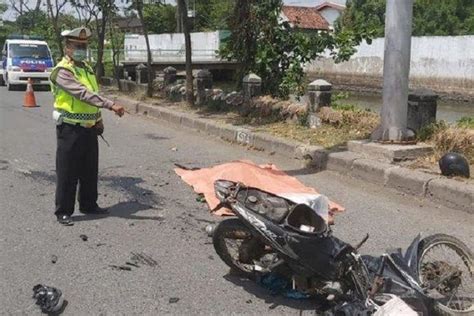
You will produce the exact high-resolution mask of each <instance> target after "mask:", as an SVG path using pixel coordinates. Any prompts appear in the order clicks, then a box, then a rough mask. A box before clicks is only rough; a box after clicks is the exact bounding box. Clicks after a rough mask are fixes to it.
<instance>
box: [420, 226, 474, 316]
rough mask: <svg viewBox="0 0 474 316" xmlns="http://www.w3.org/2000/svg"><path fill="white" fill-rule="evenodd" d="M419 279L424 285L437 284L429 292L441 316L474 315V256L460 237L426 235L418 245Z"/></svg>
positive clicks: (436, 310)
mask: <svg viewBox="0 0 474 316" xmlns="http://www.w3.org/2000/svg"><path fill="white" fill-rule="evenodd" d="M436 255H438V256H439V258H438V257H437V256H436ZM440 258H442V259H440ZM449 274H451V275H452V276H450V277H448V278H447V279H446V280H444V281H443V280H442V278H444V277H446V276H449ZM418 279H419V281H420V284H422V286H426V285H427V284H428V282H431V283H432V284H434V285H437V287H436V288H435V289H433V290H431V292H430V293H429V294H428V295H429V296H430V297H432V298H433V299H434V300H435V303H434V311H435V312H436V313H437V314H438V315H449V316H467V315H474V293H473V291H474V290H473V287H472V286H473V285H474V256H473V255H472V252H471V251H470V250H469V248H468V247H467V246H466V245H465V244H464V243H463V242H462V241H460V240H459V239H457V238H455V237H453V236H449V235H445V234H436V235H432V236H429V237H426V238H424V239H423V240H422V241H421V242H420V244H419V246H418ZM438 283H439V284H438Z"/></svg>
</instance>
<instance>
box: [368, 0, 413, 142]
mask: <svg viewBox="0 0 474 316" xmlns="http://www.w3.org/2000/svg"><path fill="white" fill-rule="evenodd" d="M412 19H413V0H387V5H386V9H385V51H384V65H383V106H382V112H381V119H382V123H381V126H379V127H378V128H377V129H376V130H375V131H374V132H373V133H372V136H371V138H372V140H378V141H393V142H403V141H406V140H409V139H411V138H413V136H414V135H413V132H412V131H409V130H408V129H407V114H408V113H407V111H408V76H409V73H410V53H411V31H412Z"/></svg>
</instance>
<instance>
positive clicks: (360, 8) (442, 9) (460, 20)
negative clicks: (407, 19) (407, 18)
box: [336, 0, 474, 37]
mask: <svg viewBox="0 0 474 316" xmlns="http://www.w3.org/2000/svg"><path fill="white" fill-rule="evenodd" d="M384 25H385V0H349V1H348V2H347V8H346V10H345V11H344V13H343V15H342V16H341V18H340V19H339V21H338V22H337V23H336V29H337V30H341V29H346V30H356V31H361V30H365V29H373V30H375V34H374V35H375V36H376V37H383V36H384ZM468 34H474V1H472V0H438V1H436V2H433V1H432V0H415V4H414V7H413V35H414V36H429V35H453V36H454V35H468Z"/></svg>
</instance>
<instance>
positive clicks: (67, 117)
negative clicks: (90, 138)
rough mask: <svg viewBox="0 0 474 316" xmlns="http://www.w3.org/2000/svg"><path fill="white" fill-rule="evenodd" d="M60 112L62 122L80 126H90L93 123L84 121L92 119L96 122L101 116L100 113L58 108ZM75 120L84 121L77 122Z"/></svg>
mask: <svg viewBox="0 0 474 316" xmlns="http://www.w3.org/2000/svg"><path fill="white" fill-rule="evenodd" d="M58 112H59V113H61V118H62V121H63V122H64V123H67V124H71V125H79V126H82V127H86V128H90V127H92V126H94V125H95V123H94V124H91V123H86V121H89V122H90V121H94V122H97V121H99V119H100V118H101V113H100V112H97V113H71V112H68V111H64V110H58ZM77 121H84V122H77Z"/></svg>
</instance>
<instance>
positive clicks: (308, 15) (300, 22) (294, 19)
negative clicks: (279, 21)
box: [283, 6, 329, 30]
mask: <svg viewBox="0 0 474 316" xmlns="http://www.w3.org/2000/svg"><path fill="white" fill-rule="evenodd" d="M283 14H284V15H285V16H286V18H287V19H288V22H290V23H291V24H293V26H294V27H297V28H300V29H309V30H328V29H329V23H328V22H327V21H326V19H325V18H323V17H322V16H321V14H320V13H319V12H318V11H317V10H316V9H315V8H310V7H297V6H283Z"/></svg>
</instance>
